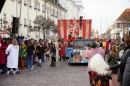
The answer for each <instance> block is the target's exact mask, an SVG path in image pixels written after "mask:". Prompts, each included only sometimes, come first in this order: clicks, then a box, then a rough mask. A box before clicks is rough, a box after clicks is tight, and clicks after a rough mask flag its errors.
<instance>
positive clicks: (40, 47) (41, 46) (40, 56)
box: [36, 42, 45, 67]
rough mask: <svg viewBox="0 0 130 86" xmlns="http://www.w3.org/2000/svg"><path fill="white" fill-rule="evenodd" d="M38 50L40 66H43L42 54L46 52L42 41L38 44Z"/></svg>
mask: <svg viewBox="0 0 130 86" xmlns="http://www.w3.org/2000/svg"><path fill="white" fill-rule="evenodd" d="M36 52H37V55H38V66H39V67H41V61H42V55H43V53H44V52H45V49H44V47H43V44H42V42H41V43H40V44H38V46H37V48H36Z"/></svg>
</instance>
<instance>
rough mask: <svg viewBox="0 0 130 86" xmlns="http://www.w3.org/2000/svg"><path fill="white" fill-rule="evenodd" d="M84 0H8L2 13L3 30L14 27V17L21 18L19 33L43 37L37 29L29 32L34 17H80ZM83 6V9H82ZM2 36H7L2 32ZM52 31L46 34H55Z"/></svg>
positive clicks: (30, 36)
mask: <svg viewBox="0 0 130 86" xmlns="http://www.w3.org/2000/svg"><path fill="white" fill-rule="evenodd" d="M77 1H79V2H80V3H79V2H78V3H79V4H78V3H77ZM81 1H82V0H73V1H72V0H6V2H5V4H4V6H3V9H2V11H1V13H0V19H2V20H1V21H2V22H4V23H3V25H2V28H1V27H0V29H2V30H7V29H10V30H11V29H12V22H13V17H18V18H19V20H20V25H19V28H18V29H19V31H18V34H19V35H20V36H25V37H29V38H35V39H39V38H43V34H42V33H39V32H37V31H35V32H28V29H29V28H34V26H35V25H34V23H33V22H34V19H35V18H36V16H38V15H43V16H44V17H45V18H49V19H51V20H54V21H55V24H57V20H58V19H74V18H75V19H79V16H80V15H81V14H80V13H82V12H81V10H82V9H83V7H82V2H81ZM81 8H82V9H81ZM3 27H4V28H3ZM0 35H2V36H7V35H3V34H0ZM53 35H54V34H53V32H52V31H46V36H47V37H51V36H53Z"/></svg>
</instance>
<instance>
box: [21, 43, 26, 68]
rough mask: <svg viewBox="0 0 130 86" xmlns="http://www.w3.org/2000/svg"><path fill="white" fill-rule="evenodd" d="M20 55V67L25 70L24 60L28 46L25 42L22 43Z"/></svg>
mask: <svg viewBox="0 0 130 86" xmlns="http://www.w3.org/2000/svg"><path fill="white" fill-rule="evenodd" d="M19 56H20V69H21V70H23V69H24V60H25V58H26V57H27V46H26V45H25V44H24V43H23V44H21V45H20V52H19Z"/></svg>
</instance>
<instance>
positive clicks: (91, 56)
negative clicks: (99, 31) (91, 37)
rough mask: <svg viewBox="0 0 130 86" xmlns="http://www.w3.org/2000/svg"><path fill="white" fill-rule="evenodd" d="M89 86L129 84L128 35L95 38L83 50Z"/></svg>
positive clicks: (129, 36) (129, 58) (129, 37)
mask: <svg viewBox="0 0 130 86" xmlns="http://www.w3.org/2000/svg"><path fill="white" fill-rule="evenodd" d="M84 55H85V57H86V58H87V59H88V74H89V78H90V85H91V86H130V82H129V81H130V35H128V36H125V37H124V38H122V39H121V38H120V39H119V38H118V39H110V40H96V41H94V42H92V43H90V44H89V46H88V47H87V49H86V50H85V52H84Z"/></svg>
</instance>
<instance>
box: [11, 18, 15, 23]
mask: <svg viewBox="0 0 130 86" xmlns="http://www.w3.org/2000/svg"><path fill="white" fill-rule="evenodd" d="M13 17H14V16H11V23H12V24H13Z"/></svg>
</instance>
